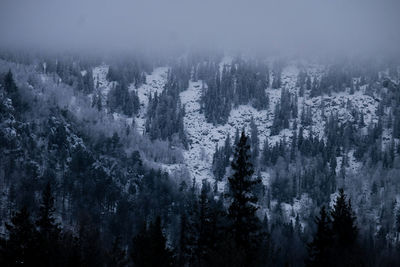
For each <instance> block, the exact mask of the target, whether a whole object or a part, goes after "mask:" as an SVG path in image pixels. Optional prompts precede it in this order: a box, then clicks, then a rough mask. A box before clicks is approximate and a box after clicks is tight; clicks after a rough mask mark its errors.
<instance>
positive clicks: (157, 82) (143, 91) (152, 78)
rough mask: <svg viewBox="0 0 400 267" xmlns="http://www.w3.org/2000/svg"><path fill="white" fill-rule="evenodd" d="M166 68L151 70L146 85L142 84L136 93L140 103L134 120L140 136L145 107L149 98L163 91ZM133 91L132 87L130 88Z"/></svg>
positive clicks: (144, 117)
mask: <svg viewBox="0 0 400 267" xmlns="http://www.w3.org/2000/svg"><path fill="white" fill-rule="evenodd" d="M168 70H169V68H168V67H160V68H156V69H154V70H153V72H152V73H151V74H150V75H146V84H142V85H141V86H140V87H139V88H137V91H138V97H139V101H140V110H139V114H138V116H137V117H136V119H135V122H136V129H137V131H138V132H139V133H140V134H143V133H144V130H145V127H144V125H145V122H146V112H147V106H148V104H149V96H150V94H151V95H153V94H154V93H157V94H160V93H161V92H162V91H163V90H164V85H165V83H166V82H167V74H168ZM130 89H133V85H131V86H130Z"/></svg>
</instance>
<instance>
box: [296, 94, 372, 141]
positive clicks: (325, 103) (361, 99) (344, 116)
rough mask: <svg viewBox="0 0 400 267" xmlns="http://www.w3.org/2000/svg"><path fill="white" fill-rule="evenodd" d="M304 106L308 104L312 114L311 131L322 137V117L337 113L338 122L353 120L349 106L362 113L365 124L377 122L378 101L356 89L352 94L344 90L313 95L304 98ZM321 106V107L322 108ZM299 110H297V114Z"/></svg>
mask: <svg viewBox="0 0 400 267" xmlns="http://www.w3.org/2000/svg"><path fill="white" fill-rule="evenodd" d="M304 105H305V106H310V107H311V111H312V116H313V127H312V130H313V133H314V134H315V135H318V136H319V137H320V138H322V137H323V135H324V132H323V129H324V124H325V122H324V119H323V118H327V117H329V116H330V114H337V115H338V119H339V121H340V122H345V121H354V117H353V115H352V114H351V108H352V107H354V108H355V109H356V110H357V111H359V112H360V113H363V114H364V122H365V124H366V125H369V124H370V123H377V122H378V119H377V116H376V114H375V111H376V109H377V108H378V102H377V101H376V100H375V99H374V98H372V97H371V96H368V95H364V94H363V93H362V92H360V91H357V92H355V93H354V94H353V95H351V94H348V93H346V92H340V93H334V94H332V95H331V96H328V95H324V96H319V97H313V98H310V99H307V100H305V102H304ZM322 107H323V108H322ZM300 112H301V110H299V114H301V113H300Z"/></svg>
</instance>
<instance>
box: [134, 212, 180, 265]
mask: <svg viewBox="0 0 400 267" xmlns="http://www.w3.org/2000/svg"><path fill="white" fill-rule="evenodd" d="M131 257H132V260H133V263H134V266H137V267H153V266H154V267H167V266H173V257H172V252H171V251H170V250H169V249H168V248H167V246H166V239H165V237H164V235H163V233H162V228H161V218H160V217H159V216H158V217H157V218H156V220H155V222H152V223H150V226H149V227H148V228H147V227H144V228H143V229H142V231H141V232H140V233H139V234H138V235H137V236H136V237H135V238H134V239H133V246H132V252H131Z"/></svg>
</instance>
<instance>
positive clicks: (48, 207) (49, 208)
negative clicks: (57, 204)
mask: <svg viewBox="0 0 400 267" xmlns="http://www.w3.org/2000/svg"><path fill="white" fill-rule="evenodd" d="M54 211H55V208H54V197H53V195H52V193H51V186H50V183H47V184H46V187H45V189H44V190H43V193H42V201H41V204H40V208H39V218H38V220H37V221H36V227H37V229H38V238H37V242H38V245H39V246H40V248H41V249H40V258H41V259H42V260H43V262H42V264H43V266H54V265H58V262H57V261H58V253H59V252H60V251H59V247H60V229H59V225H58V224H57V223H56V220H55V218H54Z"/></svg>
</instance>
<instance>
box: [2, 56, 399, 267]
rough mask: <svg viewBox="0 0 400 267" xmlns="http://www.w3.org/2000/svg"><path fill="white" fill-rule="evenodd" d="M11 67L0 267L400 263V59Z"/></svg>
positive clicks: (55, 60)
mask: <svg viewBox="0 0 400 267" xmlns="http://www.w3.org/2000/svg"><path fill="white" fill-rule="evenodd" d="M0 57H1V60H0V79H1V83H0V84H1V85H0V152H1V153H0V190H1V197H0V214H1V216H0V223H1V227H0V233H1V238H0V265H2V266H15V265H25V266H72V265H74V266H397V265H399V264H400V239H399V236H400V204H399V203H398V202H399V201H400V181H399V178H400V141H399V139H400V85H399V82H400V68H399V67H398V66H399V65H398V64H397V63H396V62H392V61H390V60H373V59H369V60H365V59H335V60H326V59H320V60H318V62H317V63H315V62H312V63H304V61H300V60H298V59H288V58H279V59H271V60H270V59H265V60H261V59H251V58H246V59H245V58H244V57H241V56H237V57H236V56H235V57H232V58H231V60H229V61H228V60H225V57H223V56H222V55H221V54H220V53H215V54H212V53H210V54H203V53H189V54H188V55H185V56H182V57H176V58H168V59H167V58H162V59H156V58H143V57H139V56H137V57H133V56H130V57H121V58H119V57H114V58H110V57H87V58H86V57H83V56H77V55H71V54H57V55H54V54H49V55H47V54H46V55H43V54H19V53H9V52H7V53H6V52H2V53H1V54H0ZM159 67H166V69H167V71H166V73H165V75H164V76H162V77H163V81H164V83H163V84H162V86H161V87H160V88H161V91H157V90H158V89H157V90H155V89H154V88H153V87H152V86H153V85H152V84H155V83H156V82H158V80H157V81H155V79H156V78H155V77H156V76H154V75H153V73H154V72H155V70H156V69H157V68H159ZM293 68H295V69H296V70H297V71H296V72H295V75H292V72H290V71H291V70H292V69H293ZM290 75H292V76H290ZM290 77H295V78H294V79H292V78H290ZM146 88H147V89H146ZM148 88H150V89H148ZM188 88H194V89H196V90H199V91H200V92H201V96H200V99H199V103H198V105H199V110H198V112H199V114H200V115H201V116H203V117H204V120H205V124H204V125H201V126H202V127H204V128H206V129H207V130H210V131H212V130H213V129H222V128H221V127H228V126H229V127H231V128H227V129H234V130H233V131H224V132H223V134H221V135H220V136H222V137H221V138H220V139H218V140H215V141H213V143H212V144H213V146H212V149H213V151H212V153H211V154H210V155H205V158H207V157H208V158H209V159H210V160H209V163H210V164H209V176H208V177H200V179H199V177H197V176H196V175H195V174H194V173H191V172H190V170H188V169H187V168H186V165H187V164H189V160H191V159H190V158H189V157H188V156H187V155H188V154H189V153H191V151H193V147H194V145H195V144H196V143H195V142H197V141H196V140H194V139H193V138H191V136H190V134H189V133H190V130H191V129H188V126H187V125H188V124H187V120H188V117H187V113H188V112H189V111H190V112H192V111H191V110H189V107H187V106H185V104H183V101H182V93H184V92H186V91H187V90H188ZM153 89H154V90H153ZM145 90H148V91H145ZM358 101H360V102H361V104H360V103H359V102H358ZM243 107H246V108H248V109H249V110H251V111H252V114H251V116H250V117H249V119H248V121H246V123H245V124H240V123H236V122H235V121H233V120H234V116H232V114H233V113H234V112H235V111H237V110H240V109H241V108H243ZM257 114H262V116H261V115H260V116H258V115H257ZM260 117H262V118H263V119H265V120H266V121H264V120H261V119H260ZM264 117H265V118H264ZM218 127H219V128H218ZM224 129H225V128H224ZM141 130H143V132H141ZM205 134H207V132H205ZM206 138H209V137H208V136H207V137H206ZM199 145H202V144H199ZM204 146H205V145H204ZM203 152H204V151H203ZM204 153H205V152H204ZM204 162H207V161H206V160H204ZM338 255H340V256H338Z"/></svg>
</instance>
